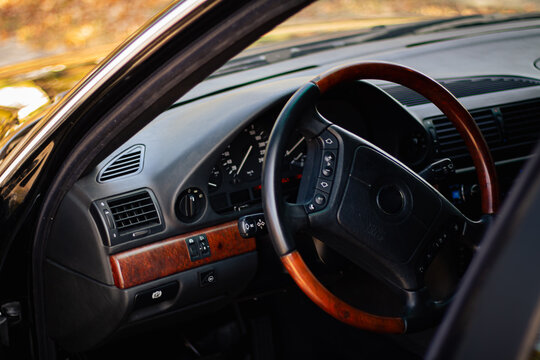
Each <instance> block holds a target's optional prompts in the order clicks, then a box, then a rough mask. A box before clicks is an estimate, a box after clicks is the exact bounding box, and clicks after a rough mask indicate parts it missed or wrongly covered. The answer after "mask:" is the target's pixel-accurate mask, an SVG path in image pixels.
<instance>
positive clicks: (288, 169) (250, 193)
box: [208, 116, 306, 214]
mask: <svg viewBox="0 0 540 360" xmlns="http://www.w3.org/2000/svg"><path fill="white" fill-rule="evenodd" d="M274 120H275V119H274V118H273V117H271V116H265V117H263V118H260V119H258V120H257V121H255V122H254V123H252V124H250V125H249V126H248V127H246V128H245V129H243V130H242V131H241V133H240V134H238V136H237V137H236V138H235V139H234V140H233V141H232V142H231V143H230V144H229V145H228V146H227V147H226V148H225V149H224V150H223V152H222V153H221V154H220V156H219V159H218V160H217V162H216V163H215V165H214V167H213V168H212V170H211V172H210V174H209V176H208V193H209V200H210V205H211V206H212V208H213V209H214V211H216V212H217V213H220V214H225V213H230V212H238V211H242V210H244V209H247V208H249V207H251V206H255V205H259V204H260V202H261V172H262V164H263V161H264V155H265V154H266V147H267V145H268V137H269V136H270V132H271V131H272V126H273V124H274ZM291 135H292V136H291V138H290V139H289V146H288V147H287V151H286V152H285V154H284V161H283V164H284V165H283V169H282V183H283V191H284V193H285V195H286V196H289V197H293V196H296V193H297V190H298V184H299V182H300V179H301V177H302V169H303V167H304V162H305V158H306V141H305V138H304V137H303V136H302V135H301V134H300V133H298V132H295V133H293V134H291Z"/></svg>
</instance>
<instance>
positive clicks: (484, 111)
mask: <svg viewBox="0 0 540 360" xmlns="http://www.w3.org/2000/svg"><path fill="white" fill-rule="evenodd" d="M531 23H532V24H533V25H534V26H532V25H531V26H529V28H527V29H525V30H520V31H517V30H516V29H513V28H510V29H506V28H504V26H509V25H497V26H498V27H494V28H493V29H492V30H493V31H492V32H489V31H485V30H486V28H484V29H483V32H482V34H479V35H477V36H471V35H470V34H469V35H467V36H464V35H463V34H464V32H463V30H455V31H454V33H453V34H450V35H452V36H453V37H451V40H445V41H442V40H441V41H434V40H433V39H435V38H436V37H437V36H440V35H438V34H437V35H423V36H424V38H422V39H418V38H415V39H414V42H413V41H412V40H411V39H409V38H407V37H405V38H399V39H395V40H388V41H383V42H381V43H370V44H361V45H355V46H350V47H347V48H344V49H340V50H331V51H324V52H322V53H318V54H315V55H307V56H304V57H299V58H294V59H290V60H288V61H284V62H280V63H277V64H274V65H268V66H265V67H263V68H260V69H252V70H246V71H242V72H240V73H232V74H228V75H223V76H215V77H210V78H209V79H208V80H206V81H205V82H203V83H201V84H200V85H199V86H197V87H196V88H194V89H193V90H192V91H191V92H190V93H188V94H187V95H186V96H184V97H183V98H182V99H180V100H179V101H178V102H177V103H175V104H174V105H173V106H172V107H171V108H170V109H169V110H168V111H165V112H164V113H162V114H161V115H160V116H158V117H157V118H156V119H155V120H154V121H152V122H151V123H150V124H149V125H148V126H146V127H145V128H144V129H142V130H141V131H140V132H139V133H137V134H136V135H135V136H134V137H132V138H131V139H130V140H128V141H127V142H126V143H125V144H123V145H121V146H120V147H119V148H118V149H117V150H116V151H114V152H113V153H112V154H110V155H109V156H108V157H107V158H105V159H103V160H102V161H101V162H100V163H99V164H98V165H97V166H96V167H95V168H93V169H90V170H89V171H88V172H87V173H86V175H85V176H84V177H82V178H81V179H79V181H78V182H77V183H76V184H75V186H74V187H73V188H72V189H71V190H70V192H69V193H68V195H67V196H66V198H65V199H64V200H63V203H62V206H61V208H60V211H59V213H58V216H57V219H56V221H55V225H54V229H53V233H52V234H53V235H52V238H51V240H50V241H49V244H48V248H47V265H46V272H45V273H46V281H47V284H48V286H47V287H46V295H47V298H48V299H54V301H51V300H49V301H48V302H47V303H46V308H47V314H48V326H49V328H50V333H51V336H52V337H53V338H55V340H57V341H58V342H59V343H60V344H62V345H63V346H65V347H66V349H69V350H73V351H80V350H85V349H88V348H91V347H93V346H95V345H96V344H99V343H101V342H103V341H107V340H110V339H111V338H112V337H113V336H115V335H117V334H121V333H122V332H123V331H125V330H126V329H130V328H132V327H137V326H144V324H146V323H147V322H149V321H161V320H163V318H170V319H183V318H185V317H190V316H193V313H194V312H198V311H199V312H204V311H209V310H210V309H216V308H219V307H220V306H224V304H228V303H230V302H231V301H232V299H235V298H236V297H238V296H239V294H241V293H242V292H243V291H245V289H246V288H247V287H248V285H249V284H251V283H253V282H256V281H258V280H257V274H258V271H259V269H260V268H261V267H265V266H266V263H265V262H264V260H261V259H263V258H264V257H265V256H263V254H261V253H262V252H263V251H268V250H269V248H268V247H264V246H260V245H261V241H264V239H263V238H257V239H255V238H247V239H246V238H243V237H242V236H240V233H239V231H238V226H237V220H238V218H239V217H241V216H243V215H249V214H257V213H261V212H262V206H261V192H262V191H263V189H262V188H261V172H262V167H263V163H264V155H265V151H266V146H267V143H268V138H269V136H270V134H271V131H272V127H273V124H274V121H275V119H276V117H277V116H278V114H279V112H280V111H281V109H282V107H283V106H284V104H285V103H286V102H287V100H288V99H289V98H290V96H291V95H292V94H293V93H294V91H296V89H298V88H299V87H300V86H302V85H303V84H304V83H306V82H307V81H309V80H310V79H311V78H313V77H315V76H316V75H317V74H319V73H322V72H323V71H325V70H327V69H329V68H332V67H333V66H336V65H339V64H342V63H345V62H351V61H360V60H366V59H376V60H384V61H393V62H397V63H402V64H405V65H408V66H411V67H414V68H416V69H419V70H420V71H423V72H424V73H426V74H428V75H430V76H432V77H434V78H436V79H438V80H439V81H440V82H441V83H442V84H443V85H444V86H445V87H447V88H448V89H449V90H450V91H451V92H453V93H454V94H455V95H456V96H457V97H458V98H459V100H460V101H461V102H462V103H463V104H464V106H465V107H466V108H468V109H469V110H470V111H471V114H472V115H473V117H474V119H475V121H476V122H477V124H478V126H479V127H480V129H481V131H482V133H483V134H484V136H485V138H486V140H487V142H488V145H489V146H490V149H491V150H492V155H493V157H494V160H495V163H496V165H497V171H498V175H499V179H500V182H501V190H502V195H503V197H504V195H505V194H506V192H507V191H509V189H510V188H511V185H512V183H513V181H514V179H515V177H516V176H517V174H518V173H519V171H520V169H521V167H522V165H523V164H524V162H525V161H526V160H527V158H528V157H529V155H530V153H531V151H532V149H533V146H534V144H535V143H536V141H537V139H538V136H539V134H540V70H539V69H538V68H535V66H534V63H535V61H536V60H537V57H538V54H537V53H536V49H538V48H540V30H539V29H538V27H539V26H540V24H539V23H538V22H532V21H531ZM503 30H504V31H503ZM467 31H468V30H467ZM450 35H449V36H450ZM420 40H423V41H425V43H426V45H414V44H417V43H420V42H421V41H420ZM487 53H490V54H492V55H490V56H489V57H486V56H484V54H487ZM512 53H513V54H515V53H519V54H521V55H520V56H519V57H518V58H517V59H516V58H515V57H513V56H512V57H510V55H509V54H512ZM231 84H234V85H235V86H234V88H233V89H231ZM317 110H318V111H319V112H320V113H321V114H322V115H323V116H324V117H326V118H327V119H329V120H330V121H332V122H334V123H335V124H337V125H340V126H342V127H344V128H346V129H348V130H349V131H351V132H354V133H355V134H357V135H359V136H361V137H364V138H365V139H367V140H368V141H370V142H372V143H374V144H376V145H377V146H379V147H381V148H382V149H384V150H385V151H387V152H388V153H390V154H392V155H393V156H395V157H396V158H398V159H399V160H400V161H402V162H403V163H405V164H406V165H407V166H409V167H410V168H411V169H412V170H414V171H416V172H420V171H422V170H423V169H425V168H426V167H427V166H429V165H430V164H432V163H433V162H435V161H437V160H440V159H444V158H450V159H451V160H452V161H453V163H454V165H455V168H456V171H455V173H453V174H452V175H450V176H448V177H445V178H444V179H441V180H440V181H439V182H438V183H437V184H435V185H436V186H437V187H438V189H439V191H440V192H441V193H443V194H444V195H445V196H446V197H447V198H448V199H450V200H451V201H452V202H453V203H454V204H455V205H456V206H457V207H459V208H460V209H461V210H462V211H463V212H464V213H465V214H467V215H468V216H470V217H471V218H473V219H474V218H478V217H479V216H480V206H479V199H478V186H477V185H476V177H475V174H474V168H473V167H472V162H471V160H470V157H469V156H468V154H467V152H466V149H465V148H464V144H463V141H462V140H460V138H459V134H457V132H456V130H455V129H453V128H452V127H451V126H450V125H449V122H448V120H447V119H446V118H445V117H444V115H442V114H441V112H440V111H439V110H438V109H437V108H435V107H434V106H433V105H432V104H431V103H428V102H426V101H425V99H424V98H423V97H422V96H419V95H418V94H416V93H414V92H411V91H409V90H407V89H405V88H403V87H401V86H398V85H394V84H389V83H385V82H380V81H358V82H353V83H348V84H344V85H343V86H341V87H339V88H337V89H335V90H334V91H332V92H330V93H328V94H327V95H325V96H324V97H323V98H321V99H320V101H319V102H318V104H317ZM288 144H289V146H288V147H287V151H286V153H285V154H283V156H284V160H285V161H284V162H283V163H284V167H283V169H281V170H280V171H281V179H282V185H283V189H284V191H283V195H284V196H285V197H286V198H287V199H288V200H289V201H295V200H296V199H297V196H298V194H299V191H300V188H301V186H302V175H303V168H304V164H305V163H306V159H307V157H308V156H309V153H308V148H309V147H308V144H307V140H306V138H305V137H304V136H303V135H302V134H301V133H299V132H297V131H295V132H293V133H291V134H290V138H289V140H288ZM261 221H264V218H262V219H261ZM261 286H262V287H264V284H262V285H261ZM70 289H77V291H74V290H70ZM88 309H91V310H92V312H96V311H98V312H100V313H101V314H102V316H100V317H99V318H97V317H95V316H91V315H90V314H89V311H88ZM65 311H67V312H69V313H70V314H72V315H71V316H69V317H68V318H69V319H68V320H67V321H66V320H64V318H63V317H62V316H61V315H60V314H62V313H63V312H65Z"/></svg>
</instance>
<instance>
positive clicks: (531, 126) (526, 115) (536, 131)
mask: <svg viewBox="0 0 540 360" xmlns="http://www.w3.org/2000/svg"><path fill="white" fill-rule="evenodd" d="M500 111H501V114H502V117H503V119H504V127H505V130H506V136H507V137H508V142H509V143H511V144H516V145H526V144H531V143H532V144H535V143H536V142H537V141H538V137H539V135H540V100H535V101H527V102H523V103H519V104H511V105H505V106H501V107H500Z"/></svg>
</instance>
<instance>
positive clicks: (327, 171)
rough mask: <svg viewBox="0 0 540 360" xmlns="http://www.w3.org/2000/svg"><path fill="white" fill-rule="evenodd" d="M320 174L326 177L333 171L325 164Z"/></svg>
mask: <svg viewBox="0 0 540 360" xmlns="http://www.w3.org/2000/svg"><path fill="white" fill-rule="evenodd" d="M322 174H323V175H324V176H326V177H331V176H332V175H333V174H334V171H333V169H332V168H331V167H329V166H326V167H325V168H323V169H322Z"/></svg>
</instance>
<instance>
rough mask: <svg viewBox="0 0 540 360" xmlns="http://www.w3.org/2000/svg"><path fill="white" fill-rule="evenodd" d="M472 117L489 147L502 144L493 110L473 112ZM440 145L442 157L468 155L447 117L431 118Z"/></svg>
mask: <svg viewBox="0 0 540 360" xmlns="http://www.w3.org/2000/svg"><path fill="white" fill-rule="evenodd" d="M471 115H472V117H473V119H474V121H475V122H476V124H477V125H478V127H479V128H480V131H481V132H482V135H484V138H485V139H486V142H487V143H488V145H489V147H490V148H492V147H495V146H497V145H499V144H500V143H501V131H500V129H499V126H498V124H497V120H496V118H495V115H494V114H493V111H492V110H491V109H486V110H478V111H471ZM430 120H431V123H432V124H433V128H434V129H435V134H436V138H437V141H438V143H439V146H438V152H439V155H440V157H454V158H455V157H460V156H464V155H467V154H468V151H467V147H466V146H465V142H464V141H463V139H462V138H461V136H460V135H459V133H458V131H457V129H456V128H455V127H454V124H452V123H451V122H450V120H448V119H447V118H446V117H445V116H440V117H435V118H431V119H430Z"/></svg>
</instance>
